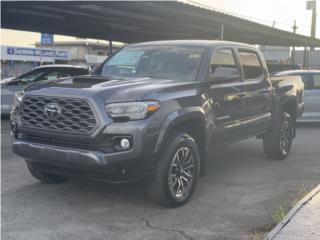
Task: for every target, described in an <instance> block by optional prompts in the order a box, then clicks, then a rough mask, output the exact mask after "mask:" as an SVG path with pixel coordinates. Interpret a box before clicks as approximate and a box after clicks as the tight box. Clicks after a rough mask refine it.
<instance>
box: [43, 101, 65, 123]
mask: <svg viewBox="0 0 320 240" xmlns="http://www.w3.org/2000/svg"><path fill="white" fill-rule="evenodd" d="M61 114H62V110H61V107H60V106H59V105H58V104H56V103H48V104H47V105H45V106H44V115H45V116H46V117H47V118H48V119H49V120H56V119H58V118H59V117H61Z"/></svg>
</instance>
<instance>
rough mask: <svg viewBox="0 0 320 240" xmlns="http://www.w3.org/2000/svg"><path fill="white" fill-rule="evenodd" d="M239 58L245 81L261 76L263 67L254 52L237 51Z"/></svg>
mask: <svg viewBox="0 0 320 240" xmlns="http://www.w3.org/2000/svg"><path fill="white" fill-rule="evenodd" d="M239 57H240V64H241V65H242V68H243V72H244V78H245V80H249V79H255V78H258V77H260V76H261V75H262V73H263V67H262V65H261V62H260V60H259V59H260V58H259V56H258V54H257V53H256V52H253V51H247V50H239Z"/></svg>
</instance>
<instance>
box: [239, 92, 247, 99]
mask: <svg viewBox="0 0 320 240" xmlns="http://www.w3.org/2000/svg"><path fill="white" fill-rule="evenodd" d="M246 95H247V93H245V92H239V93H237V96H238V97H240V98H244V97H245V96H246Z"/></svg>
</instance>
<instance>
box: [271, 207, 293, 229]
mask: <svg viewBox="0 0 320 240" xmlns="http://www.w3.org/2000/svg"><path fill="white" fill-rule="evenodd" d="M290 208H291V207H289V206H288V204H280V205H279V207H277V208H276V209H275V210H273V211H272V212H271V216H270V217H271V219H272V223H273V225H274V226H276V225H277V224H278V223H280V222H281V221H282V220H283V219H284V217H285V216H286V215H287V213H288V212H289V210H290Z"/></svg>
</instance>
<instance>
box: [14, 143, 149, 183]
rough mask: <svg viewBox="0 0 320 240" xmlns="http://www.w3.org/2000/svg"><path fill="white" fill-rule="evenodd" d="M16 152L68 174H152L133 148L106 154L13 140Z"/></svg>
mask: <svg viewBox="0 0 320 240" xmlns="http://www.w3.org/2000/svg"><path fill="white" fill-rule="evenodd" d="M13 151H14V152H15V153H16V154H18V155H20V156H22V157H24V158H25V159H26V161H27V162H32V164H35V165H36V166H37V167H38V168H39V169H40V170H43V171H45V172H52V173H56V174H60V175H65V176H69V177H76V178H86V179H93V180H100V181H106V182H127V181H133V180H137V179H140V178H144V177H146V176H148V175H151V174H152V173H153V168H152V167H151V166H150V165H148V164H144V163H143V160H142V159H141V158H134V155H132V152H131V153H130V151H129V152H121V153H120V152H117V153H109V154H105V153H102V152H99V151H89V150H83V149H71V148H65V147H58V146H51V145H46V144H40V143H32V142H27V141H22V140H15V141H14V142H13Z"/></svg>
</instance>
